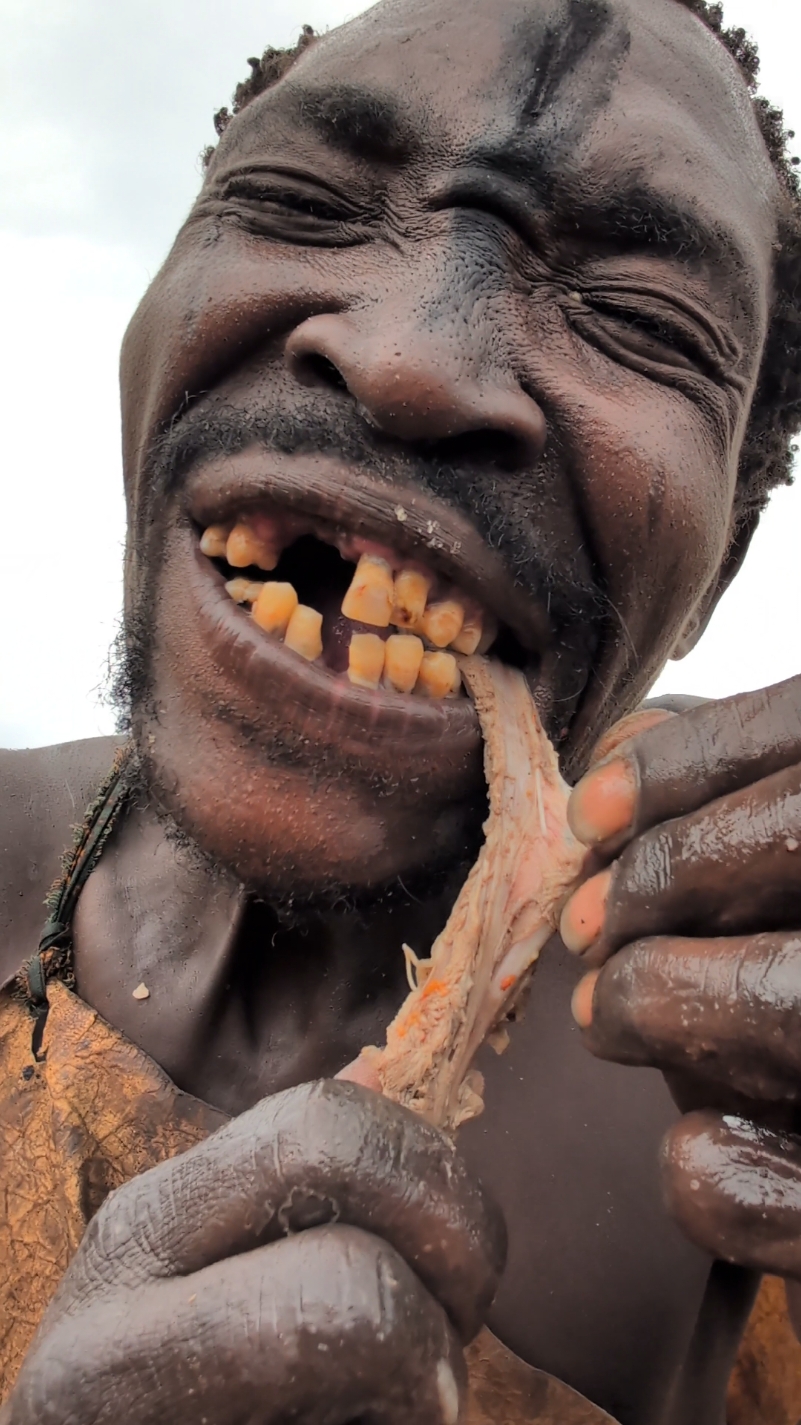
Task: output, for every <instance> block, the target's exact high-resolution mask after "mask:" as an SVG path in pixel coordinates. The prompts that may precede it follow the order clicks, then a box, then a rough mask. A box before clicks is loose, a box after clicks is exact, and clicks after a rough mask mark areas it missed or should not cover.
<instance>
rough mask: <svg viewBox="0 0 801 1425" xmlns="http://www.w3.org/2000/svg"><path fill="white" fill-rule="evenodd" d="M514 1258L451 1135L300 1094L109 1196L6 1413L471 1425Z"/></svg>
mask: <svg viewBox="0 0 801 1425" xmlns="http://www.w3.org/2000/svg"><path fill="white" fill-rule="evenodd" d="M277 1144H280V1152H277V1151H276V1145H277ZM354 1165H356V1166H354ZM504 1252H505V1236H504V1230H503V1223H502V1221H501V1219H500V1216H499V1214H498V1212H497V1209H495V1208H493V1206H492V1204H491V1203H489V1202H488V1200H487V1198H486V1196H485V1195H484V1194H483V1193H482V1192H481V1190H480V1188H478V1186H477V1185H476V1183H475V1181H474V1180H473V1179H472V1178H470V1176H469V1175H468V1174H467V1173H466V1172H465V1171H464V1169H463V1167H462V1165H461V1163H460V1162H459V1159H458V1158H457V1157H456V1155H455V1153H454V1149H453V1146H452V1144H451V1143H449V1142H448V1140H447V1139H446V1138H445V1137H444V1136H443V1135H441V1134H440V1133H438V1132H437V1131H436V1130H435V1129H432V1128H430V1127H429V1126H428V1125H426V1124H424V1123H423V1122H422V1121H421V1120H420V1119H418V1118H416V1117H414V1116H413V1115H412V1114H410V1113H408V1112H407V1111H406V1110H404V1109H400V1108H396V1107H395V1106H393V1105H392V1104H389V1103H388V1102H387V1101H386V1100H378V1101H376V1100H375V1096H374V1095H372V1094H370V1093H369V1091H367V1090H364V1089H360V1088H358V1087H356V1085H353V1084H347V1085H346V1084H332V1083H322V1084H319V1085H314V1086H310V1087H302V1088H297V1089H291V1090H289V1091H288V1092H287V1093H284V1094H278V1095H275V1096H274V1097H272V1098H270V1099H266V1100H265V1101H264V1102H263V1103H261V1104H260V1105H258V1107H256V1108H254V1109H251V1110H250V1112H249V1113H247V1114H243V1115H242V1116H241V1117H240V1118H238V1119H235V1120H234V1122H233V1123H232V1124H230V1126H228V1127H226V1128H223V1129H221V1130H220V1131H219V1132H217V1133H215V1134H214V1135H213V1136H212V1137H211V1138H210V1139H208V1140H207V1141H206V1142H205V1143H203V1144H201V1145H200V1146H199V1147H198V1148H195V1149H193V1150H191V1151H190V1152H188V1153H184V1154H181V1155H180V1156H179V1157H178V1158H176V1159H173V1160H172V1161H169V1162H167V1163H164V1164H162V1165H161V1166H160V1167H158V1168H153V1169H151V1171H150V1172H148V1173H145V1174H144V1175H143V1176H142V1177H141V1178H138V1179H135V1180H134V1181H133V1182H132V1183H130V1184H126V1186H125V1187H123V1188H121V1189H120V1190H119V1191H118V1192H117V1193H115V1194H114V1195H113V1197H112V1198H110V1199H108V1200H107V1202H106V1204H105V1205H104V1206H103V1207H102V1208H101V1209H100V1211H99V1212H98V1213H97V1215H96V1216H95V1217H94V1218H93V1220H92V1223H91V1225H90V1227H89V1230H88V1231H87V1233H86V1235H85V1236H84V1239H83V1242H82V1243H81V1246H80V1249H79V1251H78V1254H77V1256H76V1257H75V1259H74V1260H73V1263H72V1266H71V1267H70V1269H69V1271H68V1273H67V1276H66V1277H65V1278H64V1281H63V1282H62V1284H61V1287H60V1288H59V1291H58V1293H57V1295H56V1297H55V1299H54V1301H53V1303H52V1305H51V1307H50V1310H49V1312H48V1316H47V1320H46V1322H45V1324H44V1328H43V1330H42V1332H41V1335H40V1338H39V1341H38V1343H37V1344H36V1345H34V1347H33V1349H32V1350H31V1351H30V1352H29V1354H28V1357H27V1360H26V1363H25V1366H24V1367H23V1371H22V1374H21V1376H20V1379H19V1381H18V1383H17V1387H16V1390H15V1392H14V1398H13V1402H12V1404H11V1407H10V1408H9V1410H7V1411H3V1412H2V1419H3V1420H4V1421H9V1422H10V1421H13V1422H20V1425H21V1422H23V1421H31V1422H33V1421H37V1422H39V1425H43V1422H45V1421H53V1422H56V1421H58V1422H63V1421H64V1420H65V1419H66V1418H67V1417H68V1418H69V1419H70V1420H75V1421H78V1420H81V1421H82V1420H89V1419H91V1420H96V1421H100V1420H109V1421H110V1420H119V1419H122V1420H125V1421H130V1422H134V1421H135V1422H142V1425H144V1422H149V1425H150V1422H152V1425H157V1422H158V1425H161V1422H163V1425H168V1422H176V1421H186V1422H187V1425H188V1422H190V1421H196V1420H197V1419H198V1401H201V1402H202V1405H201V1410H202V1414H203V1415H204V1417H205V1418H211V1419H213V1420H214V1421H215V1422H216V1425H225V1422H228V1421H230V1422H231V1425H233V1422H238V1421H241V1420H243V1419H248V1420H257V1419H258V1420H259V1421H264V1422H268V1421H276V1422H278V1421H283V1420H286V1419H287V1417H288V1415H289V1414H290V1413H291V1415H292V1416H293V1417H294V1418H301V1419H303V1420H308V1421H315V1422H320V1425H323V1423H324V1422H329V1421H330V1422H334V1421H344V1420H352V1419H355V1418H358V1419H360V1420H362V1419H364V1420H375V1421H386V1422H388V1425H389V1422H397V1425H401V1422H405V1421H407V1420H408V1419H409V1418H410V1414H411V1412H412V1411H413V1412H414V1418H415V1420H420V1421H421V1422H431V1425H439V1422H441V1421H442V1420H443V1419H448V1418H450V1419H451V1420H455V1419H456V1414H457V1411H458V1408H459V1402H460V1400H461V1399H462V1398H463V1395H464V1387H465V1367H464V1360H463V1357H462V1352H461V1349H460V1343H463V1342H465V1341H467V1340H469V1339H470V1338H471V1337H472V1336H473V1335H475V1332H476V1329H477V1327H478V1325H479V1323H480V1321H481V1319H482V1316H483V1315H484V1313H485V1311H486V1309H487V1306H488V1305H489V1302H490V1301H491V1299H492V1296H493V1293H494V1289H495V1286H496V1284H497V1279H498V1274H499V1272H500V1270H501V1268H502V1266H503V1260H504ZM267 1302H269V1307H267ZM343 1339H346V1340H347V1341H348V1352H347V1354H343V1352H342V1350H341V1345H342V1341H343ZM76 1341H80V1342H81V1349H80V1350H78V1351H76V1349H75V1347H76Z"/></svg>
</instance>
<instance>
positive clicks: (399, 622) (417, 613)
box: [390, 569, 434, 628]
mask: <svg viewBox="0 0 801 1425" xmlns="http://www.w3.org/2000/svg"><path fill="white" fill-rule="evenodd" d="M433 582H434V581H433V579H431V578H430V577H429V575H428V574H424V573H423V572H422V570H420V569H400V570H399V571H398V573H397V574H396V575H395V596H394V597H395V602H394V605H393V608H392V617H391V619H390V623H393V624H394V625H395V627H396V628H414V627H415V626H416V624H417V623H418V622H419V620H420V619H421V618H422V617H423V614H424V613H425V610H426V604H427V602H428V595H429V593H430V592H431V587H432V585H433Z"/></svg>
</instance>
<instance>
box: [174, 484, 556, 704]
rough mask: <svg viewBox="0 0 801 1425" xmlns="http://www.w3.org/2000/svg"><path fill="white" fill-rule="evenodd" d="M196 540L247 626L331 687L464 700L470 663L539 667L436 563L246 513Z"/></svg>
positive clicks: (360, 538)
mask: <svg viewBox="0 0 801 1425" xmlns="http://www.w3.org/2000/svg"><path fill="white" fill-rule="evenodd" d="M196 532H197V537H198V542H199V549H200V552H201V554H203V555H205V556H206V558H208V559H209V560H210V561H211V562H212V563H213V564H214V566H215V567H216V568H217V570H218V572H219V573H220V574H221V575H222V578H223V581H224V584H225V591H226V594H227V595H228V597H229V598H230V599H231V600H232V601H233V603H234V604H237V605H239V606H240V608H241V610H242V616H243V617H244V618H247V619H249V620H250V621H251V623H252V624H255V625H256V626H257V628H258V629H259V630H260V632H261V633H262V634H263V635H264V637H265V638H267V639H271V640H273V641H275V642H276V643H281V644H282V645H283V647H284V648H285V649H287V650H288V651H289V652H291V653H292V654H294V655H295V656H296V657H297V658H299V659H303V660H306V662H307V663H312V664H314V665H316V666H317V667H318V668H320V669H324V670H325V671H326V672H327V673H328V674H330V676H331V678H332V679H335V680H340V681H342V682H345V683H349V684H350V685H353V686H355V687H358V688H364V689H368V690H375V691H377V692H379V693H380V692H381V691H382V690H384V691H386V692H389V693H394V694H398V693H400V694H403V695H408V696H409V697H415V698H425V699H429V700H432V699H433V700H444V699H453V698H459V697H463V696H464V692H463V689H462V679H461V674H460V671H459V661H458V660H459V656H460V655H469V654H474V653H488V652H490V651H492V653H493V656H496V657H499V658H501V659H502V660H503V661H504V662H509V663H512V664H514V665H515V666H518V667H524V666H526V665H528V664H530V663H531V661H532V651H531V650H529V651H527V650H526V649H525V648H524V647H523V645H522V644H521V643H520V641H519V640H518V638H517V637H516V635H515V633H514V632H513V631H512V629H511V628H509V627H508V626H506V625H505V624H504V623H503V622H502V621H500V620H499V619H498V618H497V617H496V615H495V614H493V612H492V611H491V610H489V609H488V608H487V607H485V606H484V605H483V604H482V603H480V602H479V601H478V600H477V599H476V598H475V596H474V595H471V594H470V593H468V592H466V591H465V590H464V589H462V588H460V587H459V586H458V584H456V583H455V582H454V581H453V580H451V579H449V578H448V577H447V576H445V575H443V573H442V572H441V571H439V570H437V569H436V568H434V567H433V565H429V564H428V563H427V562H426V561H425V560H421V559H419V558H417V557H410V555H409V553H408V552H403V551H402V550H398V549H395V548H393V547H391V546H390V545H388V544H384V543H381V542H379V541H377V540H375V539H371V538H369V537H366V536H365V535H362V534H354V533H352V532H348V531H347V530H345V529H343V528H342V526H341V525H337V524H335V523H333V522H332V521H329V520H326V519H323V518H316V517H312V516H309V515H306V514H303V513H300V512H295V511H285V510H276V509H275V507H270V506H267V507H266V508H258V509H253V508H249V507H248V508H246V509H243V510H239V511H236V512H234V513H233V514H232V516H231V517H230V518H229V519H226V520H224V521H221V522H218V523H213V524H198V525H196Z"/></svg>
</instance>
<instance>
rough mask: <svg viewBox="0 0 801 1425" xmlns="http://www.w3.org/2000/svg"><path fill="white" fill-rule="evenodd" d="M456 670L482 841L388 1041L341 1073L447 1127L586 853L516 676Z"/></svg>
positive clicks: (500, 667) (474, 1084)
mask: <svg viewBox="0 0 801 1425" xmlns="http://www.w3.org/2000/svg"><path fill="white" fill-rule="evenodd" d="M462 672H463V674H464V679H465V682H466V684H467V687H468V689H469V691H470V693H471V695H472V698H473V701H474V703H475V705H476V710H477V712H478V715H479V718H480V720H481V727H482V732H483V734H484V763H485V770H486V777H487V786H488V791H489V805H490V810H489V817H488V819H487V821H486V823H485V825H484V832H485V837H486V839H485V842H484V845H483V847H482V849H481V852H480V853H479V857H478V860H477V861H476V864H475V865H474V867H473V869H472V871H471V872H470V875H469V876H468V878H467V881H466V882H465V884H464V886H463V887H462V890H461V892H460V894H459V896H458V898H457V901H456V904H455V906H454V908H453V910H452V912H451V915H450V917H449V919H448V923H447V925H446V926H445V928H444V930H443V931H442V933H441V934H440V935H439V936H438V937H437V939H436V940H435V942H434V945H433V947H432V950H431V956H430V959H429V960H428V961H422V962H420V961H418V962H417V964H416V966H415V969H416V980H417V988H415V989H414V990H413V991H412V992H411V993H410V994H409V995H408V996H407V998H406V1000H405V1001H404V1003H403V1005H402V1006H401V1009H400V1011H399V1013H398V1014H397V1015H396V1016H395V1019H394V1020H393V1021H392V1024H391V1025H390V1026H389V1029H388V1030H387V1038H386V1045H385V1047H384V1048H383V1049H378V1048H375V1047H369V1048H367V1049H363V1050H362V1053H361V1055H360V1056H359V1058H358V1059H357V1060H356V1061H355V1063H354V1064H353V1065H351V1066H349V1068H348V1069H347V1070H346V1071H345V1075H346V1077H353V1078H355V1079H357V1081H359V1082H371V1083H376V1084H378V1085H379V1086H380V1087H381V1089H382V1091H383V1092H384V1093H385V1094H387V1096H388V1097H389V1098H391V1099H393V1100H394V1101H395V1102H396V1103H402V1104H405V1105H406V1107H407V1108H411V1109H413V1110H414V1111H415V1112H417V1113H420V1114H422V1116H423V1117H424V1118H427V1119H428V1120H429V1121H430V1122H431V1123H435V1124H438V1125H439V1126H440V1127H442V1128H446V1129H449V1130H453V1129H455V1128H457V1127H458V1125H459V1124H460V1123H463V1122H464V1121H465V1120H466V1119H468V1118H472V1117H474V1116H475V1115H476V1114H477V1113H480V1112H481V1107H482V1102H481V1088H482V1085H481V1076H480V1074H478V1072H477V1071H476V1070H475V1069H474V1068H473V1067H472V1065H473V1059H474V1057H475V1054H476V1052H477V1050H478V1049H479V1047H480V1045H481V1044H482V1043H483V1042H484V1040H485V1039H486V1038H487V1036H488V1035H489V1034H490V1032H491V1031H492V1030H494V1029H495V1028H496V1027H497V1026H499V1025H501V1024H502V1022H503V1021H504V1019H505V1018H506V1016H507V1015H508V1013H509V1011H510V1010H511V1009H512V1007H513V1006H514V1004H515V1001H516V1000H517V999H518V997H519V995H520V993H521V990H522V989H523V988H524V986H525V985H526V983H527V981H528V979H529V977H530V974H531V970H532V967H533V965H534V963H535V962H536V960H537V957H538V955H539V953H540V951H541V950H542V947H543V946H544V944H545V942H546V941H547V940H548V939H549V938H550V936H551V935H552V933H553V931H554V930H555V928H556V925H557V922H558V918H559V912H560V909H561V906H562V904H563V902H564V899H565V896H566V895H567V892H568V890H569V889H570V887H571V885H572V883H573V882H574V880H575V878H576V877H577V875H578V873H579V870H580V868H581V865H582V862H583V860H584V855H585V852H584V848H583V847H582V846H581V845H580V843H579V842H577V841H576V840H575V838H574V836H573V834H572V832H571V831H570V830H569V828H568V825H567V799H568V795H569V788H568V786H567V785H566V783H565V782H564V781H563V780H562V777H561V775H560V773H559V765H558V762H557V758H556V753H555V751H554V749H553V747H552V746H551V744H550V742H549V740H548V738H547V736H546V734H545V732H544V731H543V728H542V725H541V723H540V720H539V716H538V714H537V710H536V707H535V705H534V700H533V698H532V696H531V692H530V690H529V688H528V685H527V683H526V680H525V678H524V676H523V674H522V673H521V672H520V671H519V669H516V668H511V667H508V666H507V665H505V664H502V663H500V662H498V661H497V660H495V659H493V660H492V661H488V660H486V659H483V658H477V657H474V658H465V659H464V660H463V661H462ZM421 968H424V969H425V974H424V975H421V973H420V971H421ZM495 1043H496V1046H498V1047H499V1045H500V1043H501V1037H500V1036H496V1038H495Z"/></svg>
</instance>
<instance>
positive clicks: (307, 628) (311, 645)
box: [284, 586, 323, 663]
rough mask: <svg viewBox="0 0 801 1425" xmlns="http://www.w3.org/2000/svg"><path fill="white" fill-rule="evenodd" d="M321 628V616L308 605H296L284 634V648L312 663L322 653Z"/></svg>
mask: <svg viewBox="0 0 801 1425" xmlns="http://www.w3.org/2000/svg"><path fill="white" fill-rule="evenodd" d="M290 587H291V586H290ZM293 592H294V590H293ZM322 627H323V616H322V614H318V612H317V610H316V609H310V608H309V606H308V604H298V606H297V608H296V609H295V612H294V613H293V615H292V617H291V619H290V620H289V623H288V625H287V630H286V633H285V634H284V647H285V648H291V649H292V651H293V652H294V653H299V654H300V656H301V658H308V660H309V662H310V663H313V662H314V660H315V658H319V657H320V654H321V653H322V651H323V636H322Z"/></svg>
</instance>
